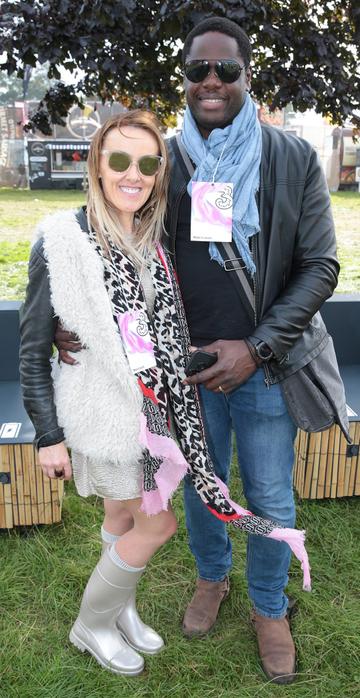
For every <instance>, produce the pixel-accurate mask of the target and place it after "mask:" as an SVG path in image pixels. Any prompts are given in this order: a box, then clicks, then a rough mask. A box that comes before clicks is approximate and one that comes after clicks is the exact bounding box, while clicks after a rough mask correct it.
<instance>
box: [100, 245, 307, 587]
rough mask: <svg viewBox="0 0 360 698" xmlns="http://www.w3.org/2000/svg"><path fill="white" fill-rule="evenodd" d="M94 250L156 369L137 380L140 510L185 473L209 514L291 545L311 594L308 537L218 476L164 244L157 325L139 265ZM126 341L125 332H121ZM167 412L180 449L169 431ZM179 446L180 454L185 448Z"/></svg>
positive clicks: (157, 265) (152, 260) (156, 502)
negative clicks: (251, 504) (249, 505)
mask: <svg viewBox="0 0 360 698" xmlns="http://www.w3.org/2000/svg"><path fill="white" fill-rule="evenodd" d="M89 238H90V241H91V244H92V245H93V246H94V247H95V249H96V251H97V253H98V254H99V255H100V256H101V258H102V261H103V265H104V282H105V286H106V288H107V291H108V294H109V298H110V301H111V305H112V309H113V317H114V322H115V323H116V326H117V327H118V326H119V317H122V316H124V314H126V313H127V312H129V311H131V313H137V314H138V315H137V317H138V318H139V320H140V321H141V322H142V323H145V325H146V326H147V328H148V330H149V333H150V338H151V342H152V345H153V347H152V348H153V352H154V355H155V360H156V366H154V367H153V368H149V369H147V370H145V371H141V372H140V373H137V374H136V377H137V381H138V385H139V388H140V390H141V392H142V395H143V408H142V418H141V429H140V440H141V443H142V445H143V463H142V466H143V494H142V510H143V511H145V512H146V513H148V514H156V513H158V512H159V511H161V510H162V509H166V508H167V505H168V501H169V498H170V496H171V495H172V493H173V491H174V490H175V489H176V487H177V485H178V484H179V482H180V481H181V479H182V478H183V477H184V475H185V474H186V472H188V473H189V474H190V476H191V479H192V482H193V485H194V488H195V490H196V492H197V494H198V495H199V497H200V498H201V499H202V501H203V502H204V504H205V505H206V506H207V508H208V509H209V511H210V512H211V513H212V514H214V515H215V516H216V517H218V518H219V519H221V520H222V521H224V522H229V523H231V524H233V525H234V526H236V527H237V528H241V529H243V530H244V531H246V532H248V533H252V534H256V535H262V536H266V537H269V538H272V539H276V540H279V541H285V542H287V543H288V544H289V545H290V547H291V549H292V550H293V552H294V554H295V555H296V556H297V557H298V559H299V560H300V561H301V563H302V568H303V571H304V588H307V589H309V588H310V572H309V569H310V568H309V563H308V558H307V553H306V550H305V547H304V538H305V536H304V532H303V531H297V530H294V529H286V528H282V527H281V526H280V525H279V524H277V523H275V522H273V521H270V520H266V519H263V518H261V517H259V516H255V515H253V514H252V513H251V512H250V511H247V510H246V509H244V508H243V507H240V506H239V505H238V504H237V503H235V502H233V501H232V500H231V499H230V498H229V493H228V490H227V487H226V485H225V484H224V483H223V482H221V480H219V478H218V477H217V476H216V475H215V471H214V466H213V464H212V461H211V458H210V455H209V451H208V447H207V444H206V440H205V433H204V426H203V421H202V418H201V411H200V403H199V398H198V392H197V389H196V387H195V386H191V385H184V384H183V382H182V381H183V380H184V378H185V365H186V362H187V360H188V357H189V347H190V337H189V331H188V327H187V323H186V318H185V313H184V308H183V304H182V301H181V297H180V291H179V287H178V284H177V281H176V277H175V274H174V270H173V268H172V265H171V262H170V260H169V257H168V255H167V253H166V252H165V251H164V249H163V248H162V247H161V246H160V245H159V246H158V247H157V249H156V250H155V251H154V253H153V254H151V255H149V257H148V260H147V263H148V266H149V270H150V273H151V277H152V281H153V284H154V287H155V303H154V309H153V315H152V318H150V317H149V314H148V310H147V307H146V301H145V297H144V293H143V289H142V286H141V281H140V276H139V272H138V270H137V268H136V266H135V265H134V263H133V262H132V261H131V259H129V257H127V256H126V255H125V254H123V253H122V252H121V250H119V249H118V248H117V247H116V246H115V245H114V244H112V243H110V255H109V256H106V255H104V254H103V252H102V249H101V247H100V246H99V245H98V243H97V240H96V236H95V233H90V234H89ZM119 334H120V333H119ZM169 406H170V408H171V412H172V415H173V421H174V424H175V431H176V437H177V441H178V444H179V445H177V443H176V442H175V440H174V438H173V437H172V435H171V432H170V428H169ZM179 446H180V448H179Z"/></svg>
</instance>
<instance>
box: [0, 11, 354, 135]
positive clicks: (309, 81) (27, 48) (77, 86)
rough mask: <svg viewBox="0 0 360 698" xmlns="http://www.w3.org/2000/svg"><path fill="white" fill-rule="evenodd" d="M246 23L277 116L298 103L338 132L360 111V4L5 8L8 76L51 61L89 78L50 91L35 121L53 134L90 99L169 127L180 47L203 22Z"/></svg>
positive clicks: (257, 82)
mask: <svg viewBox="0 0 360 698" xmlns="http://www.w3.org/2000/svg"><path fill="white" fill-rule="evenodd" d="M210 15H218V16H226V17H228V18H229V19H232V20H234V21H236V22H238V23H239V24H240V25H241V26H242V27H243V28H244V29H245V31H247V33H248V34H249V36H250V38H251V40H252V43H253V46H254V71H253V75H254V80H253V94H254V96H255V98H257V99H258V100H259V101H261V102H262V103H264V102H266V103H267V104H268V105H269V106H270V107H271V108H272V109H274V108H276V107H283V106H285V105H287V104H289V103H290V102H292V104H293V107H294V108H295V109H299V110H300V111H304V110H305V109H308V108H310V107H314V108H315V109H316V110H317V111H318V112H320V113H322V114H324V115H327V116H329V117H330V118H331V119H332V121H333V122H334V123H339V124H340V123H342V122H344V121H345V120H346V119H348V118H350V117H351V118H352V120H353V122H354V124H357V125H360V117H358V116H356V115H355V114H354V110H355V109H357V108H359V106H360V99H359V94H360V75H359V71H358V63H359V44H360V8H359V5H358V2H357V0H331V2H330V1H329V0H319V2H315V0H286V1H284V0H271V1H270V2H268V1H267V2H265V1H264V0H226V1H222V0H141V1H140V0H82V1H81V2H74V1H73V0H36V2H30V0H19V1H18V2H13V1H12V0H5V1H4V2H3V3H2V21H1V24H0V39H1V45H0V55H1V54H2V52H4V53H3V55H4V56H6V58H5V59H4V62H3V64H2V66H0V67H1V68H2V69H3V70H6V71H8V72H9V73H10V74H12V73H14V72H16V73H17V75H18V76H19V77H22V75H23V70H24V66H26V65H30V66H35V64H36V61H39V62H40V63H45V62H46V61H49V71H48V75H49V78H56V79H59V78H60V73H59V68H60V67H61V66H63V67H65V68H67V69H68V70H69V71H71V72H73V73H74V74H75V73H76V71H77V70H78V69H80V70H81V71H83V77H82V78H78V79H76V78H75V77H74V84H73V85H64V84H62V83H60V85H59V87H58V88H56V89H55V88H51V89H50V90H49V91H48V92H47V94H46V95H45V97H44V100H43V102H42V103H41V104H40V106H39V110H38V111H37V113H36V114H35V115H34V116H33V118H32V125H33V126H36V127H37V128H40V129H41V130H42V131H43V132H44V133H46V132H47V133H49V131H50V122H53V123H62V122H63V119H64V116H65V115H66V112H67V110H68V109H69V107H70V106H71V104H72V103H78V104H81V100H82V98H83V97H85V96H89V95H99V96H100V97H101V98H102V99H104V100H106V99H113V100H120V101H122V102H123V103H124V104H125V105H126V106H129V107H136V106H145V107H147V108H150V109H154V110H156V111H157V113H158V115H159V116H160V117H161V118H162V119H163V120H166V119H167V118H169V116H171V115H175V114H176V112H177V111H178V110H179V108H180V107H181V105H182V91H181V84H182V75H181V70H180V67H181V49H180V44H179V39H184V37H185V36H186V34H187V33H188V31H189V30H190V29H191V28H192V27H193V26H194V25H196V24H197V23H198V22H199V21H200V20H202V19H203V18H205V17H207V16H210Z"/></svg>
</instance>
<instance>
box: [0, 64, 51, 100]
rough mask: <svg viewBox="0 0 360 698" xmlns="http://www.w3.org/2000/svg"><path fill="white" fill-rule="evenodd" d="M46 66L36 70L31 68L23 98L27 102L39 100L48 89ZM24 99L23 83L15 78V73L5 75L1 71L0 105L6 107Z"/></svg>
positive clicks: (47, 67)
mask: <svg viewBox="0 0 360 698" xmlns="http://www.w3.org/2000/svg"><path fill="white" fill-rule="evenodd" d="M48 69H49V66H48V65H47V64H45V65H43V66H39V67H37V68H31V72H30V79H29V83H28V85H27V89H26V88H25V89H26V94H25V98H26V99H27V100H40V99H41V98H42V97H43V96H44V94H45V92H46V91H47V90H48V89H49V87H50V84H49V78H48ZM23 99H24V81H23V79H21V78H18V77H16V73H12V75H7V73H6V72H5V71H4V70H2V71H1V72H0V105H4V106H6V105H7V104H11V103H12V102H15V101H17V100H23Z"/></svg>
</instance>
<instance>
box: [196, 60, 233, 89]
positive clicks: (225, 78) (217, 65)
mask: <svg viewBox="0 0 360 698" xmlns="http://www.w3.org/2000/svg"><path fill="white" fill-rule="evenodd" d="M212 66H214V71H215V74H216V75H217V77H218V78H219V80H221V82H227V83H228V84H230V83H231V82H235V81H236V80H237V79H238V78H239V77H240V74H241V71H242V70H244V69H245V67H246V66H245V65H240V63H238V62H237V61H233V60H231V59H226V60H220V61H200V60H193V61H188V62H187V63H185V66H184V73H185V76H186V77H187V79H188V80H190V82H202V81H203V80H205V78H207V76H208V75H210V71H211V67H212Z"/></svg>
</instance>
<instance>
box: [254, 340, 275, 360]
mask: <svg viewBox="0 0 360 698" xmlns="http://www.w3.org/2000/svg"><path fill="white" fill-rule="evenodd" d="M256 353H257V355H258V357H259V358H260V359H262V360H263V361H269V359H271V357H272V356H273V352H272V350H271V349H270V347H269V346H268V344H266V343H265V342H259V344H257V345H256Z"/></svg>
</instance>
